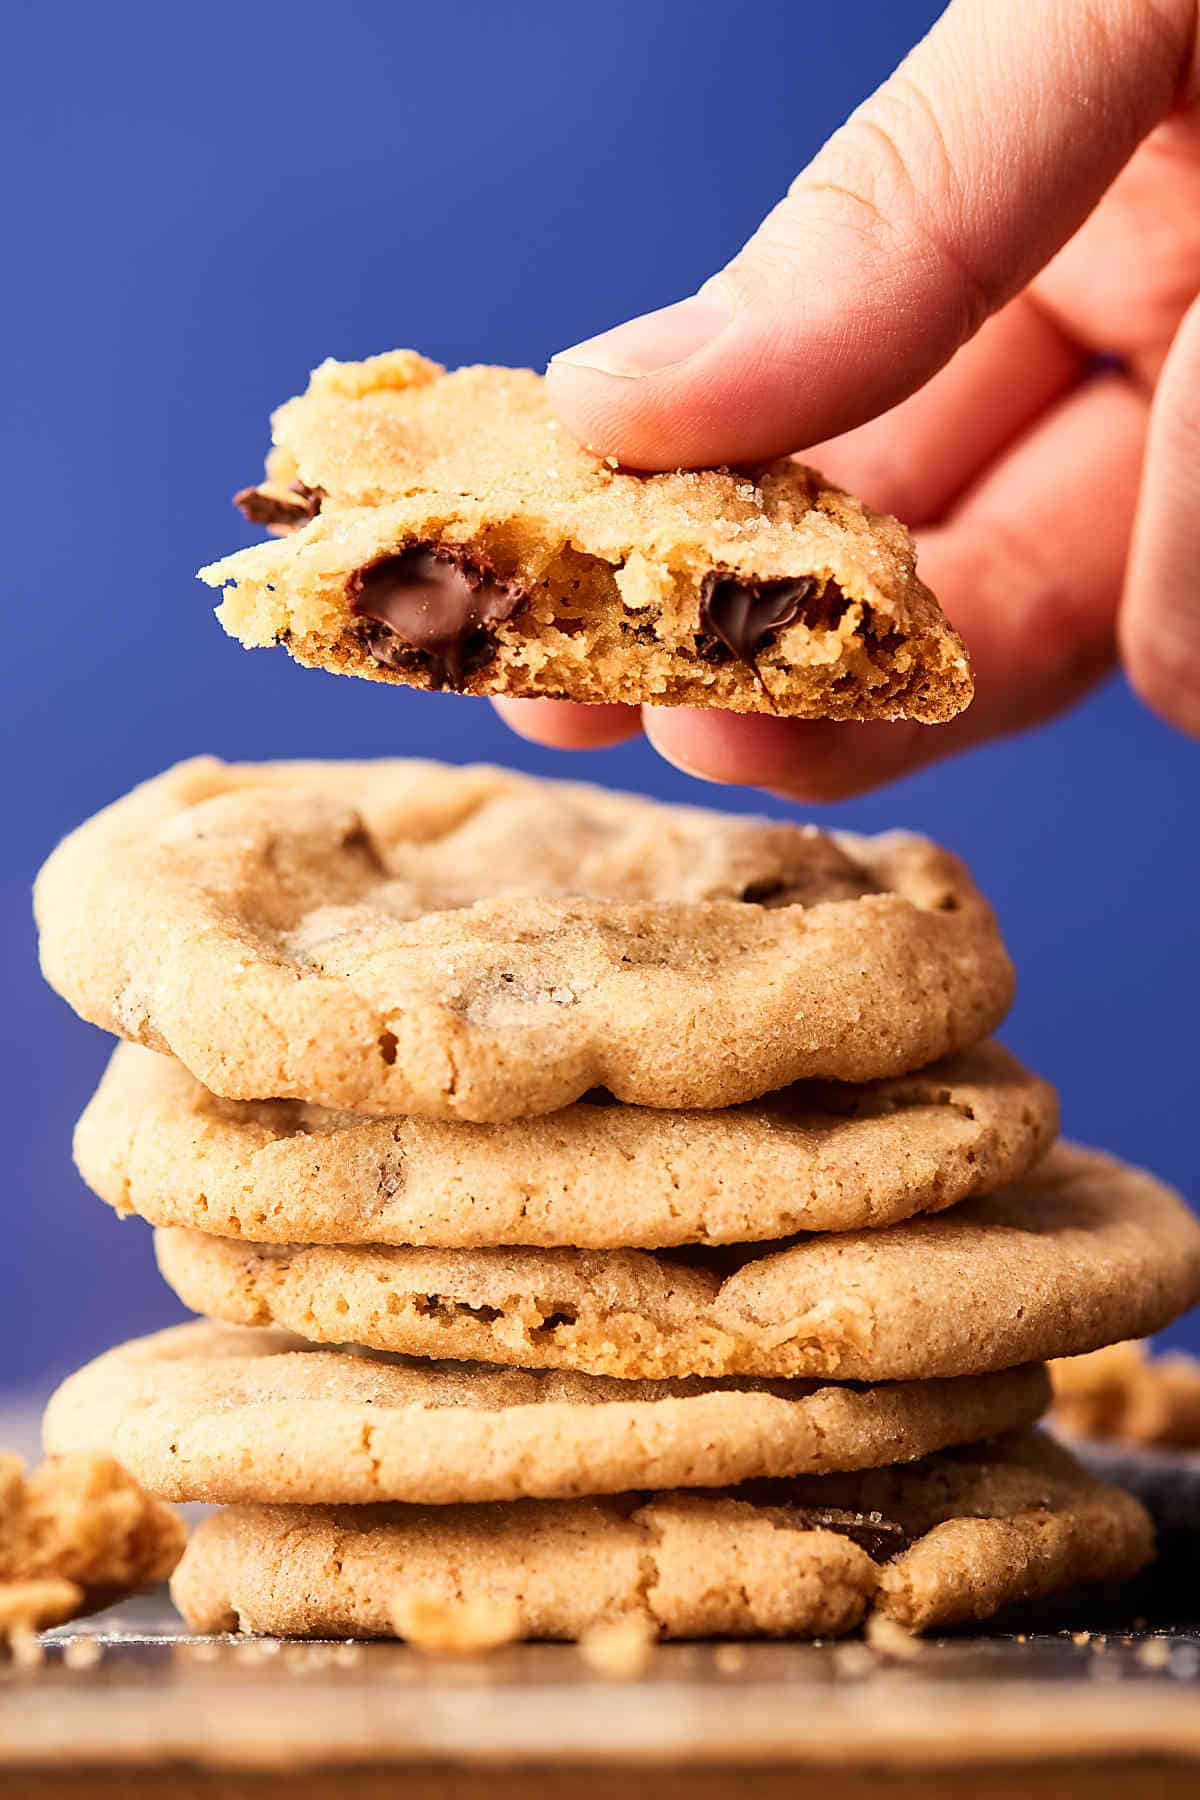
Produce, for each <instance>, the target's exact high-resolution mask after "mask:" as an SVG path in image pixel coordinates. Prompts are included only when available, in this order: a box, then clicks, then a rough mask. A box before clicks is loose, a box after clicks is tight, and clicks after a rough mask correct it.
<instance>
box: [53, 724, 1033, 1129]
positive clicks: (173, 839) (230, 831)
mask: <svg viewBox="0 0 1200 1800" xmlns="http://www.w3.org/2000/svg"><path fill="white" fill-rule="evenodd" d="M36 904H37V912H38V919H39V924H40V928H41V954H42V966H43V970H44V972H45V974H46V977H47V979H48V980H49V982H50V984H51V986H52V987H54V988H56V989H57V991H58V992H59V993H61V994H63V995H64V997H65V998H67V999H68V1000H70V1002H71V1003H72V1005H73V1006H74V1007H75V1008H76V1010H77V1011H78V1012H80V1013H81V1014H82V1015H83V1016H84V1017H85V1018H87V1019H90V1020H91V1021H92V1022H93V1023H94V1024H98V1025H102V1026H104V1027H105V1029H107V1030H110V1031H113V1032H115V1033H117V1035H118V1036H121V1037H126V1038H130V1039H132V1040H133V1041H135V1042H137V1043H141V1044H144V1045H146V1046H147V1047H149V1048H150V1049H153V1050H167V1051H171V1052H173V1053H174V1055H175V1056H177V1057H178V1058H179V1060H180V1061H181V1062H182V1063H184V1064H185V1066H186V1067H187V1068H188V1069H190V1070H191V1072H192V1074H193V1075H195V1076H196V1077H197V1079H198V1080H200V1081H201V1082H203V1083H204V1085H205V1086H206V1087H207V1088H209V1089H210V1091H212V1092H213V1093H216V1094H219V1095H221V1096H223V1097H225V1098H232V1099H261V1098H264V1097H267V1096H270V1097H276V1098H284V1099H287V1098H299V1099H306V1100H309V1101H312V1102H314V1103H319V1104H322V1105H326V1106H331V1107H340V1108H343V1109H345V1110H347V1111H351V1112H361V1113H370V1114H379V1115H386V1114H393V1113H404V1114H414V1115H418V1116H426V1117H442V1118H462V1119H468V1120H477V1121H493V1120H503V1119H512V1118H517V1117H521V1116H524V1115H529V1114H536V1113H545V1112H549V1111H552V1110H554V1109H555V1108H557V1107H561V1106H565V1105H567V1104H568V1103H570V1102H571V1101H573V1100H577V1099H578V1098H579V1097H580V1096H581V1095H583V1094H585V1093H586V1092H587V1091H588V1090H589V1089H592V1088H596V1087H604V1088H606V1089H608V1090H609V1092H610V1093H611V1094H613V1095H615V1096H616V1097H617V1098H618V1099H621V1100H626V1101H631V1102H634V1103H636V1104H640V1105H646V1106H653V1107H687V1108H691V1107H719V1106H727V1105H730V1104H733V1103H734V1102H737V1101H741V1100H749V1099H753V1098H756V1097H757V1096H759V1095H761V1094H763V1093H767V1092H770V1091H772V1090H774V1089H777V1088H780V1087H784V1086H786V1085H787V1084H789V1083H791V1082H793V1081H796V1080H798V1079H803V1078H808V1077H821V1078H831V1079H835V1080H844V1081H865V1080H869V1079H872V1078H874V1077H878V1076H886V1075H895V1074H902V1073H906V1072H908V1071H909V1070H912V1069H914V1068H919V1067H923V1066H924V1065H925V1064H927V1063H930V1062H932V1061H934V1060H935V1059H936V1058H938V1057H941V1056H944V1055H946V1054H948V1053H950V1052H952V1051H957V1050H960V1049H963V1048H965V1047H967V1046H968V1045H970V1044H973V1043H975V1042H977V1041H978V1040H979V1039H980V1038H982V1037H984V1036H986V1034H987V1033H988V1032H989V1031H990V1030H991V1029H992V1028H993V1027H994V1026H995V1025H996V1024H997V1023H998V1021H999V1020H1000V1018H1001V1017H1002V1016H1003V1015H1004V1013H1005V1011H1006V1010H1007V1008H1008V1005H1009V1002H1010V999H1011V995H1012V968H1011V965H1010V963H1009V961H1008V958H1007V956H1006V954H1005V951H1004V947H1003V944H1002V943H1001V941H1000V937H999V934H998V931H997V928H996V924H995V921H994V919H993V917H992V914H991V911H990V909H989V907H988V906H987V903H986V902H985V901H984V899H983V898H982V896H981V895H980V894H979V892H978V890H977V889H976V888H975V886H974V885H973V883H972V882H971V879H970V877H969V875H968V874H967V872H966V870H965V869H964V868H963V867H962V865H961V863H959V862H958V861H957V859H956V858H954V857H953V856H950V855H949V854H948V853H947V852H945V851H943V850H940V849H938V848H937V846H936V845H933V844H931V843H929V842H928V841H927V840H925V839H922V838H917V837H912V836H909V835H906V834H902V833H891V834H886V835H884V836H881V837H877V838H866V837H854V836H850V835H848V834H843V833H839V834H836V835H835V834H828V833H825V832H821V831H818V830H816V829H815V828H814V827H802V826H797V825H792V824H783V823H773V822H770V821H766V820H749V819H741V818H734V817H730V816H728V815H725V814H721V813H716V812H708V811H702V810H700V809H699V808H690V807H672V806H663V805H660V804H657V803H655V802H653V801H649V800H645V799H641V798H638V797H634V796H629V795H623V794H617V793H609V792H606V791H605V790H603V789H599V788H587V787H582V786H577V785H574V784H568V783H557V782H547V781H538V780H535V779H533V778H531V777H525V776H519V775H512V774H509V773H506V772H505V771H503V770H499V769H489V768H484V767H478V768H471V767H468V768H461V769H454V768H446V767H443V766H441V765H439V764H436V763H425V762H401V761H396V762H380V763H374V764H372V763H343V764H335V763H328V764H320V763H291V764H289V763H277V764H259V765H254V764H242V765H226V764H222V763H219V762H217V761H215V760H213V759H208V758H202V759H198V760H196V761H194V762H190V763H184V764H181V765H179V766H178V767H177V768H175V769H172V770H169V771H168V772H167V773H166V774H164V775H162V776H159V777H158V778H157V779H156V780H154V781H151V782H148V783H146V784H145V785H144V786H142V787H140V788H138V789H135V791H134V792H133V793H132V794H129V795H127V796H126V797H125V798H124V799H123V800H120V801H118V802H117V803H116V804H115V805H113V806H111V807H109V808H107V809H106V810H105V811H104V812H102V813H100V814H98V815H97V817H95V818H94V819H92V820H90V821H89V822H88V823H87V824H86V825H84V826H82V827H81V828H80V829H79V830H78V831H76V832H75V833H73V834H72V836H71V837H69V838H67V839H66V840H65V842H64V843H62V844H61V845H60V846H59V848H58V849H57V850H56V851H55V853H54V854H53V856H52V857H51V858H50V860H49V862H48V863H47V864H46V867H45V868H44V869H43V871H42V873H41V876H40V877H39V880H38V886H37V895H36Z"/></svg>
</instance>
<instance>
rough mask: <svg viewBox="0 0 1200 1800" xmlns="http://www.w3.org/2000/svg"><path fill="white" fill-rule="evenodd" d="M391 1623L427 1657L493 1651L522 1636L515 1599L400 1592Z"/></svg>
mask: <svg viewBox="0 0 1200 1800" xmlns="http://www.w3.org/2000/svg"><path fill="white" fill-rule="evenodd" d="M392 1624H393V1625H394V1627H395V1629H396V1635H397V1637H402V1638H403V1639H404V1640H405V1642H406V1643H408V1644H411V1645H412V1647H413V1649H414V1650H421V1651H424V1652H425V1653H427V1654H428V1655H430V1656H469V1655H471V1654H473V1653H474V1652H476V1651H481V1650H496V1649H498V1648H499V1647H500V1645H501V1644H511V1643H512V1642H513V1641H514V1640H515V1639H516V1638H519V1637H520V1635H521V1609H520V1607H519V1606H518V1605H517V1603H516V1601H515V1600H492V1599H489V1598H487V1597H486V1596H481V1597H479V1598H478V1599H462V1600H445V1599H442V1598H441V1597H440V1596H438V1595H436V1594H429V1593H421V1592H415V1593H407V1594H400V1595H398V1596H397V1598H396V1600H395V1601H394V1602H393V1604H392Z"/></svg>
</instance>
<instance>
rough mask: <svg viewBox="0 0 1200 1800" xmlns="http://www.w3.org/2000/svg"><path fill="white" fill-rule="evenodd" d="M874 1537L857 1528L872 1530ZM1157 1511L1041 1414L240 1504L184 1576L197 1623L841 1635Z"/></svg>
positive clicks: (1147, 1545) (1061, 1567) (1128, 1560)
mask: <svg viewBox="0 0 1200 1800" xmlns="http://www.w3.org/2000/svg"><path fill="white" fill-rule="evenodd" d="M865 1546H866V1547H865ZM1152 1550H1153V1530H1152V1527H1151V1524H1150V1520H1149V1518H1148V1517H1147V1515H1146V1512H1145V1510H1144V1509H1143V1508H1142V1507H1141V1506H1140V1505H1139V1503H1138V1502H1137V1501H1136V1500H1134V1499H1133V1498H1132V1497H1131V1496H1130V1495H1128V1494H1124V1493H1121V1492H1120V1491H1119V1490H1117V1489H1115V1488H1110V1487H1107V1486H1105V1485H1104V1484H1103V1483H1101V1482H1098V1481H1095V1480H1093V1479H1092V1478H1091V1477H1090V1476H1089V1475H1087V1474H1086V1473H1085V1471H1084V1470H1082V1469H1081V1468H1080V1467H1079V1465H1078V1464H1077V1463H1076V1462H1075V1461H1074V1459H1073V1458H1072V1457H1071V1456H1070V1455H1069V1454H1068V1453H1067V1452H1066V1451H1064V1450H1062V1449H1061V1448H1060V1447H1059V1446H1057V1445H1055V1444H1053V1443H1051V1442H1049V1441H1048V1440H1046V1439H1045V1438H1043V1437H1041V1436H1040V1435H1038V1434H1037V1433H1032V1432H1031V1433H1020V1434H1017V1435H1015V1436H1013V1437H1010V1438H1005V1439H1001V1440H998V1441H996V1442H994V1443H991V1444H983V1445H974V1446H972V1447H971V1448H970V1449H966V1450H961V1451H948V1452H944V1453H942V1454H940V1455H937V1456H931V1457H929V1458H927V1459H926V1460H925V1461H924V1462H921V1463H917V1464H914V1465H912V1466H910V1467H908V1468H891V1469H879V1470H873V1471H871V1472H870V1473H869V1474H865V1475H862V1474H860V1475H845V1476H813V1477H806V1478H802V1479H800V1480H798V1481H794V1482H778V1483H763V1484H754V1485H753V1486H752V1487H749V1488H744V1489H741V1490H739V1491H736V1492H729V1493H725V1494H720V1495H707V1494H706V1495H697V1494H682V1493H669V1492H668V1493H657V1494H650V1495H644V1494H642V1495H622V1496H619V1497H615V1498H612V1499H608V1500H543V1501H519V1502H514V1503H513V1504H511V1505H508V1506H488V1507H479V1506H476V1507H469V1506H449V1507H440V1508H432V1509H427V1508H422V1507H398V1506H379V1507H333V1508H324V1507H311V1508H310V1507H305V1508H299V1507H268V1506H247V1507H233V1508H230V1509H228V1510H226V1511H224V1512H219V1513H216V1514H214V1515H213V1516H212V1517H210V1518H208V1519H206V1520H205V1521H204V1522H203V1524H201V1526H200V1527H199V1529H198V1530H197V1532H196V1533H195V1535H194V1536H193V1538H192V1541H191V1544H190V1545H189V1547H188V1551H187V1553H186V1555H185V1557H184V1559H183V1562H182V1563H181V1564H180V1567H179V1569H178V1571H177V1572H176V1576H175V1579H174V1582H173V1583H172V1593H173V1595H174V1598H175V1602H176V1604H177V1605H178V1607H179V1609H180V1611H181V1612H182V1613H183V1615H184V1617H185V1619H186V1620H187V1622H188V1624H189V1626H190V1627H191V1628H192V1630H194V1631H247V1632H264V1633H278V1634H288V1635H294V1636H300V1637H321V1636H327V1635H328V1636H349V1635H354V1636H359V1637H390V1636H392V1635H394V1632H395V1622H394V1618H393V1613H394V1608H395V1605H396V1600H397V1598H398V1597H399V1596H401V1595H403V1594H404V1593H406V1592H409V1591H411V1590H413V1589H414V1588H415V1589H419V1590H420V1591H421V1592H422V1593H423V1594H424V1595H425V1596H426V1597H427V1601H428V1602H432V1601H435V1600H440V1601H442V1602H443V1603H444V1604H446V1605H448V1606H454V1605H457V1604H461V1602H462V1601H463V1599H464V1598H465V1597H466V1596H467V1595H470V1596H471V1597H472V1599H473V1600H474V1601H475V1602H476V1603H478V1602H480V1601H481V1600H486V1601H488V1602H490V1603H491V1604H493V1605H495V1606H497V1607H511V1606H515V1607H516V1608H517V1609H518V1611H519V1614H520V1629H521V1635H522V1636H524V1637H527V1638H565V1639H577V1638H580V1637H583V1636H584V1635H585V1634H590V1633H593V1632H595V1630H596V1629H597V1628H598V1627H607V1626H613V1625H615V1624H617V1623H618V1622H620V1621H624V1620H630V1619H632V1620H634V1621H638V1622H640V1623H641V1624H643V1625H644V1626H645V1628H646V1632H647V1635H648V1636H649V1635H652V1636H653V1637H656V1638H657V1637H662V1638H687V1637H706V1636H728V1637H746V1636H751V1637H757V1636H766V1637H774V1636H787V1635H808V1636H822V1637H826V1636H839V1635H842V1634H844V1633H846V1632H850V1631H853V1630H855V1629H856V1628H857V1627H858V1626H860V1625H861V1624H863V1622H864V1620H865V1619H866V1618H867V1617H868V1616H881V1617H884V1618H886V1619H889V1620H891V1621H892V1622H893V1623H894V1624H895V1625H896V1626H898V1627H901V1628H903V1629H904V1630H905V1631H909V1632H916V1631H927V1630H930V1629H933V1628H939V1627H943V1626H948V1625H954V1624H959V1623H963V1622H965V1621H968V1620H973V1619H985V1618H988V1617H990V1616H991V1615H992V1614H993V1613H995V1612H997V1611H998V1610H999V1609H1000V1608H1001V1607H1003V1606H1006V1605H1009V1604H1012V1603H1019V1602H1026V1601H1031V1600H1036V1599H1040V1598H1042V1597H1044V1596H1046V1595H1049V1594H1053V1593H1056V1592H1058V1591H1061V1590H1065V1589H1068V1588H1073V1587H1075V1586H1078V1585H1081V1584H1083V1583H1086V1582H1098V1581H1119V1580H1124V1579H1126V1578H1128V1577H1129V1576H1131V1575H1133V1574H1135V1573H1136V1572H1137V1570H1138V1569H1139V1568H1141V1567H1142V1566H1143V1565H1144V1564H1145V1563H1146V1562H1148V1561H1149V1558H1150V1556H1151V1554H1152Z"/></svg>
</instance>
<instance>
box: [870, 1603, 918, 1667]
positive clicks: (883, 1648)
mask: <svg viewBox="0 0 1200 1800" xmlns="http://www.w3.org/2000/svg"><path fill="white" fill-rule="evenodd" d="M863 1635H864V1636H865V1638H866V1641H867V1645H868V1647H869V1648H870V1649H872V1650H874V1651H875V1652H876V1654H877V1655H879V1656H891V1657H894V1658H896V1660H897V1661H901V1662H912V1661H913V1659H914V1658H915V1657H918V1656H920V1654H921V1648H922V1646H921V1640H920V1638H918V1637H915V1636H914V1635H913V1633H912V1632H911V1631H905V1629H904V1627H903V1625H898V1624H897V1623H896V1621H895V1619H889V1618H888V1617H887V1616H886V1615H885V1614H883V1613H872V1615H871V1617H870V1618H869V1619H868V1620H867V1624H866V1630H865V1632H864V1634H863Z"/></svg>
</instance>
